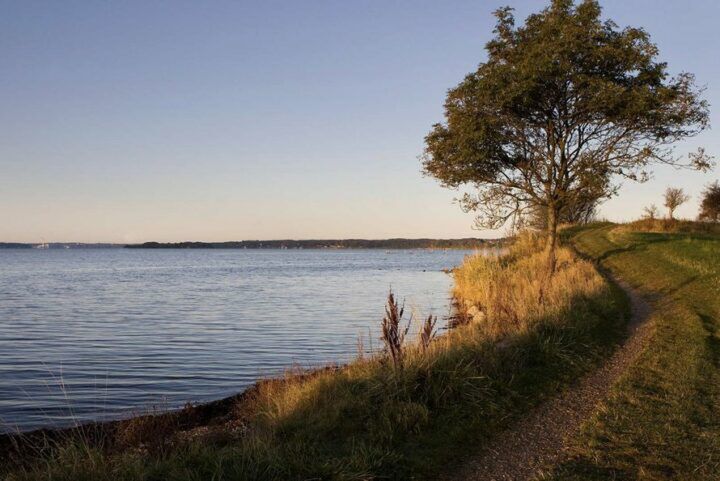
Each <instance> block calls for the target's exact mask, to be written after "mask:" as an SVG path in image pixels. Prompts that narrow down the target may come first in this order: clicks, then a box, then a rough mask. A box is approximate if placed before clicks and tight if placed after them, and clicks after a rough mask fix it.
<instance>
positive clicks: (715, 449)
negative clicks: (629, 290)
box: [551, 225, 720, 480]
mask: <svg viewBox="0 0 720 481" xmlns="http://www.w3.org/2000/svg"><path fill="white" fill-rule="evenodd" d="M568 237H570V238H571V239H572V241H573V243H574V244H575V245H576V247H577V248H578V250H579V251H581V252H583V253H584V254H586V255H588V256H590V257H592V258H594V259H597V260H599V261H600V262H601V263H602V265H603V266H604V267H605V268H607V269H609V270H610V271H611V272H612V273H613V274H614V275H616V276H619V277H621V278H623V279H625V280H626V281H627V282H628V283H630V284H631V285H632V286H634V287H635V288H637V289H638V290H639V291H640V292H641V293H642V294H644V295H646V296H647V297H648V298H649V299H651V301H652V305H653V307H654V313H653V315H652V317H651V319H650V322H652V328H653V330H654V331H653V336H652V340H651V342H650V344H649V346H648V348H647V349H646V350H645V351H644V352H643V353H642V354H641V356H640V358H639V359H638V361H637V362H636V363H635V365H634V366H633V368H632V369H631V370H630V371H629V372H628V373H627V374H626V375H625V376H624V377H623V378H622V379H621V381H620V382H619V384H618V385H617V386H616V387H615V388H614V389H613V394H612V396H611V398H610V399H609V401H608V402H607V403H606V405H605V407H604V409H603V410H601V412H600V413H599V415H597V416H596V417H595V418H594V419H592V420H591V421H590V422H588V423H587V425H586V427H585V429H584V432H583V435H582V437H581V439H579V440H578V441H577V443H576V444H575V447H574V454H575V456H574V459H572V461H570V462H568V463H566V464H564V465H563V466H560V467H559V468H557V469H556V470H555V472H554V474H553V476H551V478H552V479H555V480H606V479H612V480H622V479H627V480H651V479H652V480H662V479H682V480H695V479H697V480H703V479H707V480H710V479H713V480H717V479H720V337H719V331H718V329H719V328H720V237H718V236H712V235H708V234H704V233H695V234H682V233H673V234H663V233H648V232H634V231H633V230H632V228H631V227H628V226H613V225H602V226H595V227H592V228H585V229H577V230H574V231H570V232H568Z"/></svg>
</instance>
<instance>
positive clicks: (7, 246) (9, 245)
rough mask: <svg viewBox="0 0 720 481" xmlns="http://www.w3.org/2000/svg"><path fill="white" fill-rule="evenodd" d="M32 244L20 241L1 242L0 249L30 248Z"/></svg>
mask: <svg viewBox="0 0 720 481" xmlns="http://www.w3.org/2000/svg"><path fill="white" fill-rule="evenodd" d="M30 248H32V245H30V244H22V243H20V242H0V249H30Z"/></svg>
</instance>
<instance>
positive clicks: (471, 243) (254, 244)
mask: <svg viewBox="0 0 720 481" xmlns="http://www.w3.org/2000/svg"><path fill="white" fill-rule="evenodd" d="M503 242H504V239H478V238H473V237H467V238H464V239H400V238H398V239H308V240H292V239H286V240H246V241H228V242H144V243H142V244H109V243H104V244H91V243H82V242H51V243H47V244H46V243H43V244H30V243H22V242H0V249H102V248H118V247H126V248H128V249H478V248H482V247H494V246H498V245H500V244H502V243H503Z"/></svg>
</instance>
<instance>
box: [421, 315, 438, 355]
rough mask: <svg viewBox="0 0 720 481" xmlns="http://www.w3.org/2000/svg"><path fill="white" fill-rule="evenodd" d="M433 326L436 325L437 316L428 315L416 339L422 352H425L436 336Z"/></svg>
mask: <svg viewBox="0 0 720 481" xmlns="http://www.w3.org/2000/svg"><path fill="white" fill-rule="evenodd" d="M435 324H437V316H433V315H432V314H430V315H429V316H428V317H427V319H425V323H424V324H423V326H422V329H420V333H419V335H418V338H419V344H420V349H422V350H423V352H424V351H425V350H427V348H428V347H429V346H430V343H431V342H432V340H433V339H434V338H435V335H436V334H437V331H435Z"/></svg>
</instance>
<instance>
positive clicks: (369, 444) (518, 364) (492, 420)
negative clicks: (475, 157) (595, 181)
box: [0, 236, 625, 481]
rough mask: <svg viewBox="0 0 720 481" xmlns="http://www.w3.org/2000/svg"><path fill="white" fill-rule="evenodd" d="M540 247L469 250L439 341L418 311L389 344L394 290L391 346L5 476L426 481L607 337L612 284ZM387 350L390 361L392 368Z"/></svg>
mask: <svg viewBox="0 0 720 481" xmlns="http://www.w3.org/2000/svg"><path fill="white" fill-rule="evenodd" d="M540 245H541V244H540V241H539V240H538V239H535V238H533V237H530V236H522V237H520V238H519V239H518V242H516V244H515V245H514V246H513V247H512V248H510V250H509V252H508V253H507V254H505V255H502V256H493V257H479V256H474V257H469V258H468V259H467V260H466V261H465V262H464V263H463V265H462V266H461V267H459V268H458V269H457V270H456V272H455V283H456V287H455V290H454V295H455V296H456V297H457V299H458V304H459V305H461V306H463V309H466V310H469V311H472V310H473V309H474V312H475V314H474V315H473V319H472V320H471V321H470V322H468V323H466V324H465V325H461V326H459V327H458V328H456V329H452V330H450V331H448V333H447V334H445V335H443V336H441V337H435V336H434V328H435V322H436V320H434V319H432V318H428V319H427V320H426V321H425V323H424V324H423V326H422V327H421V328H420V334H419V336H420V338H419V342H417V343H408V344H407V345H405V344H404V343H403V342H401V341H404V339H402V340H400V337H404V334H403V333H404V332H406V331H405V327H403V326H402V313H401V307H400V306H399V305H398V304H397V301H396V300H395V298H394V297H393V298H392V302H391V303H389V305H388V309H387V312H386V318H385V323H386V324H387V329H388V332H389V334H392V332H395V334H397V335H391V336H388V337H389V338H392V339H394V340H393V341H392V342H393V346H394V347H392V348H389V349H388V352H386V353H380V354H374V355H370V356H365V357H363V358H359V359H358V360H356V361H355V362H352V363H350V364H348V365H345V366H330V367H328V368H326V369H320V370H315V371H311V372H300V373H297V372H295V373H291V374H289V375H287V376H285V377H284V378H281V379H273V380H266V381H263V382H260V383H258V385H257V386H256V387H255V388H254V390H253V391H252V393H251V395H247V396H244V397H243V399H242V400H241V401H240V402H238V403H237V405H236V406H235V408H234V409H233V410H232V412H231V413H229V414H228V415H225V416H222V417H221V418H219V419H212V420H210V421H209V422H208V423H206V425H203V426H200V427H198V428H193V429H186V430H181V431H178V432H176V433H165V432H163V436H164V437H165V442H164V446H166V448H165V449H163V450H159V451H154V450H148V449H145V448H144V446H143V444H142V443H141V444H139V445H138V446H135V447H134V448H133V449H123V450H121V451H117V452H102V450H101V449H100V448H91V449H89V450H85V451H82V452H85V453H86V454H82V452H80V451H78V450H73V449H70V448H65V447H64V448H63V449H56V450H54V451H53V453H52V454H51V455H49V456H45V457H43V458H42V459H40V460H37V462H34V463H30V464H28V465H25V466H24V467H23V468H22V469H9V470H7V472H6V476H8V479H11V480H31V479H33V480H34V479H56V480H70V479H73V480H75V479H111V478H112V479H113V480H114V481H122V480H141V479H142V480H150V479H183V480H185V479H188V480H193V479H197V480H200V479H214V480H225V479H234V480H242V479H248V480H250V479H252V480H281V479H282V480H292V479H344V480H345V479H347V480H365V479H376V478H391V479H410V478H415V479H434V478H435V476H436V475H437V473H438V471H440V470H445V469H446V468H445V466H447V463H451V462H452V461H453V460H454V459H458V458H460V457H462V456H463V455H465V454H466V453H467V452H468V451H475V450H477V449H478V443H483V442H488V440H489V439H490V438H491V436H492V434H493V433H494V432H496V431H497V430H499V429H501V428H502V427H503V426H505V425H507V423H509V422H510V421H511V420H512V419H513V417H515V416H517V415H519V414H520V413H522V412H523V411H524V410H526V409H527V407H528V406H530V405H533V404H535V403H537V402H539V400H540V399H542V398H543V397H544V396H547V395H549V394H551V393H552V392H554V391H555V390H557V389H558V388H559V386H562V385H563V384H564V383H567V382H570V381H571V380H572V379H573V377H574V376H576V375H578V374H579V373H581V372H583V371H584V370H586V369H589V368H590V366H592V365H593V363H594V362H596V361H597V359H598V358H599V357H600V356H602V355H603V354H606V353H607V352H608V351H609V350H610V349H611V346H612V345H613V343H614V342H615V341H616V340H617V338H618V336H619V335H620V332H621V326H622V322H621V321H620V318H621V313H622V312H623V309H624V308H625V306H624V304H623V302H622V298H621V297H619V295H618V292H617V291H615V290H614V289H613V288H612V287H611V286H609V285H608V284H607V283H606V282H605V280H604V279H603V278H602V277H601V276H600V275H599V274H598V273H597V272H596V271H595V270H594V268H593V266H592V265H591V264H590V263H587V262H585V261H583V260H580V259H578V258H577V257H575V256H574V255H573V254H572V252H571V251H570V250H568V249H564V248H562V249H560V251H559V252H558V261H559V262H558V269H557V272H556V273H555V275H553V276H552V277H550V278H548V276H547V275H546V273H547V269H546V266H547V264H546V257H545V255H544V254H543V253H542V252H541V248H540ZM541 293H542V295H540V294H541ZM471 308H472V309H471ZM481 313H482V314H481ZM390 331H392V332H390ZM397 342H399V346H400V348H399V354H397V353H396V354H395V355H393V354H392V352H393V350H397V349H398V347H397V346H398V344H397ZM391 359H401V363H402V369H397V368H396V367H397V365H398V364H397V363H393V362H392V361H391ZM129 437H132V436H129ZM135 438H136V439H143V437H142V436H135ZM167 446H170V448H167ZM0 473H2V467H0Z"/></svg>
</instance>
